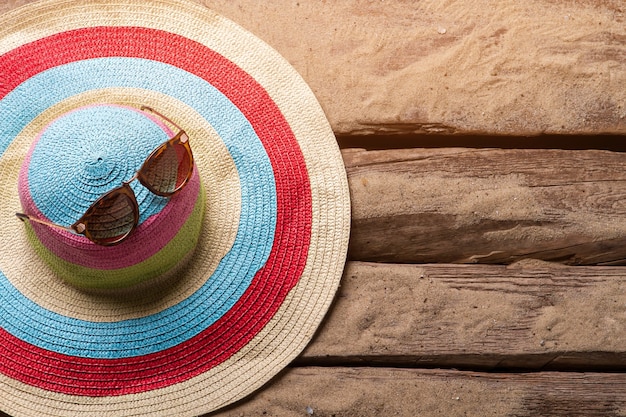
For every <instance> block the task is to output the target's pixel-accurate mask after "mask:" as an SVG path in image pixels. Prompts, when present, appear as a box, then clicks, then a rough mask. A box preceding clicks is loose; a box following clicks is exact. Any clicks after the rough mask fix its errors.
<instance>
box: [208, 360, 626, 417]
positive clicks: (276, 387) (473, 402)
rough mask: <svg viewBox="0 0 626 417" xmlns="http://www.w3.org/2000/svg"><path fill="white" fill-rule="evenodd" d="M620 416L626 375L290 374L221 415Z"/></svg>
mask: <svg viewBox="0 0 626 417" xmlns="http://www.w3.org/2000/svg"><path fill="white" fill-rule="evenodd" d="M311 412H312V413H313V414H312V415H313V416H314V417H331V416H335V417H364V416H372V417H374V416H376V417H379V416H406V417H413V416H445V417H461V416H463V417H467V416H472V417H503V416H508V417H547V416H550V417H579V416H584V417H618V416H624V415H626V374H615V373H602V374H599V373H571V372H568V373H560V372H536V373H529V374H498V373H479V372H459V371H454V370H424V369H422V370H420V369H397V368H350V367H329V368H320V367H303V368H291V369H288V370H287V371H286V372H284V373H283V374H282V375H280V376H279V377H278V378H276V380H274V381H273V382H272V383H271V384H270V385H269V387H268V388H266V389H264V390H261V391H259V392H257V393H256V394H254V395H252V396H251V397H250V398H249V399H247V400H245V401H243V402H242V403H240V404H237V405H235V406H234V407H229V408H227V409H225V410H223V411H221V412H218V413H216V414H212V416H214V417H218V416H219V417H241V416H246V417H252V416H289V417H292V416H293V417H298V416H302V417H304V416H309V415H311Z"/></svg>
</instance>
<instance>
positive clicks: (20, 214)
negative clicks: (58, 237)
mask: <svg viewBox="0 0 626 417" xmlns="http://www.w3.org/2000/svg"><path fill="white" fill-rule="evenodd" d="M15 215H16V216H17V218H18V219H20V220H22V221H24V220H29V221H31V222H35V223H39V224H43V225H46V226H50V227H56V228H57V229H62V230H67V231H68V232H73V233H76V231H75V230H74V229H72V228H71V227H65V226H61V225H60V224H56V223H51V222H47V221H45V220H40V219H38V218H36V217H31V216H29V215H28V214H24V213H15Z"/></svg>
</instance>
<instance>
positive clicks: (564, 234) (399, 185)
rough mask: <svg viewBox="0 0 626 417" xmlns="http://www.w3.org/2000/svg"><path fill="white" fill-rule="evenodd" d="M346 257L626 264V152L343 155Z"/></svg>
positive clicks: (425, 151)
mask: <svg viewBox="0 0 626 417" xmlns="http://www.w3.org/2000/svg"><path fill="white" fill-rule="evenodd" d="M342 153H343V157H344V162H345V164H346V169H347V172H348V179H349V184H350V192H351V199H352V234H351V237H350V253H349V257H350V259H353V260H359V261H376V262H395V263H398V262H400V263H433V262H444V263H450V262H453V263H497V264H505V263H511V262H514V261H516V260H519V259H524V258H535V259H543V260H549V261H558V262H562V263H566V264H575V265H593V264H604V265H611V264H616V265H619V264H624V263H626V170H624V167H625V166H626V153H622V152H613V151H607V150H559V149H479V148H434V149H392V150H369V151H368V150H364V149H344V150H342Z"/></svg>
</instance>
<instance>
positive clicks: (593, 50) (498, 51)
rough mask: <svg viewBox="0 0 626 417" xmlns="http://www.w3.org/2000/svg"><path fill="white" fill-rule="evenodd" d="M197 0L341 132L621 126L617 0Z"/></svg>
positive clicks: (623, 27)
mask: <svg viewBox="0 0 626 417" xmlns="http://www.w3.org/2000/svg"><path fill="white" fill-rule="evenodd" d="M28 2H29V1H27V0H3V1H2V2H0V12H6V11H8V10H10V9H11V8H13V7H16V6H17V5H21V4H25V3H28ZM197 2H199V3H202V4H205V5H206V6H208V7H210V8H211V9H213V10H215V11H216V12H218V13H220V14H222V15H224V16H226V17H228V18H230V19H232V20H233V21H235V22H237V23H239V24H240V25H242V26H243V27H245V28H247V29H248V30H250V31H251V32H253V33H255V34H256V35H257V36H259V37H260V38H261V39H264V40H265V41H266V42H267V43H269V44H270V45H271V46H273V47H274V48H275V49H276V50H278V51H279V52H280V53H281V54H282V55H283V56H285V57H286V58H287V60H288V61H290V62H291V64H292V65H293V66H294V67H295V68H296V69H297V70H298V71H299V72H300V74H302V76H303V77H304V79H305V80H306V81H307V83H308V84H309V85H310V86H311V88H312V90H313V91H314V92H315V94H316V95H317V97H318V98H319V100H320V102H321V104H322V107H323V108H324V110H325V111H326V113H327V115H328V117H329V119H330V122H331V124H332V126H333V129H334V131H335V132H336V133H337V134H340V135H349V134H373V133H375V134H381V133H384V134H398V133H404V134H406V133H411V134H413V133H418V134H445V135H451V134H455V135H458V134H468V133H472V134H489V135H493V134H499V135H504V134H509V135H510V134H513V135H537V134H544V133H557V134H564V133H565V134H574V133H575V134H580V133H589V134H596V133H603V132H608V133H621V134H624V133H626V89H624V85H626V24H625V23H624V10H625V9H624V3H623V1H622V0H603V1H588V2H563V1H551V0H533V1H526V2H519V1H518V0H503V1H498V2H493V1H491V0H453V1H446V2H440V1H431V0H428V1H419V2H406V1H401V0H392V1H385V2H376V1H365V0H344V1H324V2H319V1H306V0H301V1H292V0H275V1H272V2H259V1H256V0H236V1H233V0H204V1H203V0H197ZM501 140H502V142H506V141H507V138H506V137H502V138H501Z"/></svg>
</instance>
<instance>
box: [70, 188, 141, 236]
mask: <svg viewBox="0 0 626 417" xmlns="http://www.w3.org/2000/svg"><path fill="white" fill-rule="evenodd" d="M125 187H126V188H128V190H126V188H125ZM127 191H130V187H128V185H124V186H122V187H121V188H118V189H115V190H113V191H110V192H109V193H107V194H105V195H103V196H102V197H100V198H99V199H98V200H97V201H96V202H95V203H94V204H93V205H92V206H91V207H90V208H89V210H87V212H86V213H85V215H84V216H83V218H82V219H81V220H79V222H78V223H80V222H82V223H83V224H84V225H85V228H86V230H85V232H84V233H85V235H86V236H87V237H88V238H89V239H91V240H92V241H93V242H95V243H98V244H100V245H112V244H114V243H117V242H119V241H121V240H122V239H124V238H125V237H126V236H128V234H129V233H130V232H131V231H132V230H133V229H134V228H135V227H136V226H137V223H138V221H139V212H138V208H137V202H136V200H135V198H134V195H132V191H131V192H130V193H129V192H127ZM78 223H77V224H78ZM75 226H76V225H75Z"/></svg>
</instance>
